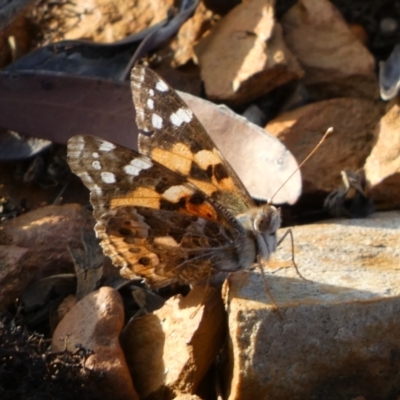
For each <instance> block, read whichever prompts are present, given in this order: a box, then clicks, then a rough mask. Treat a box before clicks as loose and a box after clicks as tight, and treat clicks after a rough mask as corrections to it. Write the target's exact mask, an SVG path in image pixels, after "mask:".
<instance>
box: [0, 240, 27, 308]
mask: <svg viewBox="0 0 400 400" xmlns="http://www.w3.org/2000/svg"><path fill="white" fill-rule="evenodd" d="M27 252H28V249H25V248H23V247H18V246H13V245H11V246H7V245H0V265H1V268H0V286H1V291H0V311H4V310H5V309H6V308H7V307H8V306H9V305H10V304H12V303H14V302H15V300H16V298H17V297H18V296H19V295H20V294H21V290H22V289H23V288H24V287H26V286H27V285H28V284H29V282H30V276H29V274H27V273H26V271H23V270H22V266H23V264H24V257H25V255H26V253H27ZM22 272H23V273H22Z"/></svg>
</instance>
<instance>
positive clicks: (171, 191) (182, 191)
mask: <svg viewBox="0 0 400 400" xmlns="http://www.w3.org/2000/svg"><path fill="white" fill-rule="evenodd" d="M191 194H193V191H192V190H190V189H189V188H187V187H186V186H183V185H177V186H171V187H170V188H168V189H167V190H166V191H165V192H164V193H163V194H162V197H163V198H164V199H165V200H168V201H170V202H171V203H177V202H178V201H179V200H180V199H181V198H182V197H183V196H185V195H191Z"/></svg>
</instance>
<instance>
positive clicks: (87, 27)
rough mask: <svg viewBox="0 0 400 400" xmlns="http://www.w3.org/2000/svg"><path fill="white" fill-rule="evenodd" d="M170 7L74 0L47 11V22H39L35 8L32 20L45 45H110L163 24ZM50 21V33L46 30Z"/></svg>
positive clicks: (164, 2)
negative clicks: (63, 42)
mask: <svg viewBox="0 0 400 400" xmlns="http://www.w3.org/2000/svg"><path fill="white" fill-rule="evenodd" d="M172 4H173V2H172V1H171V0H160V1H157V2H154V3H152V4H151V5H150V4H148V3H147V2H137V1H136V0H124V1H119V0H116V1H113V2H112V3H110V2H109V1H107V0H92V1H90V2H89V3H88V2H87V1H85V0H77V1H74V3H73V4H67V3H62V4H60V5H59V6H58V7H54V8H51V9H50V10H47V13H46V14H45V16H46V19H45V18H44V17H43V15H42V18H40V9H39V10H38V9H37V7H35V10H34V11H35V13H36V14H39V15H35V14H34V20H36V21H37V24H38V25H39V26H40V28H41V29H44V34H45V35H46V38H47V42H55V41H58V40H61V39H71V40H74V39H82V38H85V39H86V40H92V41H94V42H106V43H111V42H114V41H116V40H119V39H124V38H125V37H127V36H129V35H131V34H134V33H137V32H140V31H142V30H143V29H145V28H147V27H148V26H150V25H155V24H156V23H158V22H160V21H162V20H164V19H165V18H166V17H167V14H168V9H169V7H171V6H172ZM38 11H39V13H38ZM42 13H43V11H42ZM73 15H75V17H72V16H73ZM35 17H36V18H35ZM49 21H50V22H51V24H52V25H51V27H52V28H53V30H50V29H49V26H48V25H49V24H50V22H49ZM55 27H57V29H55Z"/></svg>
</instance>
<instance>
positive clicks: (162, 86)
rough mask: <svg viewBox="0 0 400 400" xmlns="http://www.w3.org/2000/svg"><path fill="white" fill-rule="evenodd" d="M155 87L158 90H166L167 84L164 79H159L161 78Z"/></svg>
mask: <svg viewBox="0 0 400 400" xmlns="http://www.w3.org/2000/svg"><path fill="white" fill-rule="evenodd" d="M156 89H157V90H158V91H159V92H168V86H167V84H166V83H165V82H164V81H161V80H160V81H158V82H157V83H156Z"/></svg>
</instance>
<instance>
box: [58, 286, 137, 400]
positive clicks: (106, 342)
mask: <svg viewBox="0 0 400 400" xmlns="http://www.w3.org/2000/svg"><path fill="white" fill-rule="evenodd" d="M123 324H124V309H123V304H122V299H121V297H120V295H119V293H118V292H117V291H116V290H114V289H111V288H110V287H102V288H100V289H99V290H98V291H97V292H93V293H91V294H89V295H88V296H86V297H85V298H83V299H82V300H81V301H79V302H78V303H76V304H75V305H74V306H73V307H72V309H71V310H70V311H69V312H68V313H67V315H66V316H65V317H64V318H63V319H62V321H61V322H60V323H59V325H58V326H57V328H56V330H55V331H54V334H53V339H52V342H51V350H52V351H55V352H57V351H62V350H64V348H65V346H66V347H67V349H68V350H69V351H74V350H75V346H76V345H78V344H80V345H82V346H83V347H85V348H86V349H91V350H93V351H94V354H92V355H91V356H89V358H88V359H87V360H86V364H85V366H86V368H90V369H92V370H95V371H96V372H98V373H99V374H101V375H102V379H100V380H99V382H98V384H97V388H98V390H99V392H98V396H99V397H100V398H105V399H115V400H118V399H121V400H125V399H138V396H137V394H136V391H135V389H134V387H133V384H132V380H131V377H130V374H129V370H128V367H127V365H126V361H125V357H124V354H123V352H122V349H121V347H120V345H119V339H118V337H119V334H120V332H121V330H122V327H123Z"/></svg>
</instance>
